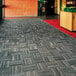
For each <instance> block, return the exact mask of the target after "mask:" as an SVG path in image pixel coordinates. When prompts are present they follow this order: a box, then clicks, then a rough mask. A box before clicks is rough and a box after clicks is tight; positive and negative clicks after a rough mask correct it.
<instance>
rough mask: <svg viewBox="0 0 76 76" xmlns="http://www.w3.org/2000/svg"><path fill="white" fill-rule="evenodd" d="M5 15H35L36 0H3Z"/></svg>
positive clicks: (36, 8)
mask: <svg viewBox="0 0 76 76" xmlns="http://www.w3.org/2000/svg"><path fill="white" fill-rule="evenodd" d="M5 5H6V6H7V7H6V8H5V17H20V16H37V13H38V1H37V0H5Z"/></svg>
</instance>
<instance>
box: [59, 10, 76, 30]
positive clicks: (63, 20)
mask: <svg viewBox="0 0 76 76" xmlns="http://www.w3.org/2000/svg"><path fill="white" fill-rule="evenodd" d="M60 26H61V27H63V28H65V29H67V30H69V31H76V13H72V12H64V11H61V13H60Z"/></svg>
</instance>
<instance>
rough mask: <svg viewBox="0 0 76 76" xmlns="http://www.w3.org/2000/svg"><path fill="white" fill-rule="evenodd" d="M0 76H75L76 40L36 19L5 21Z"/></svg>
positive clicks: (0, 29)
mask: <svg viewBox="0 0 76 76" xmlns="http://www.w3.org/2000/svg"><path fill="white" fill-rule="evenodd" d="M0 76H76V40H75V39H73V38H71V37H70V36H68V35H66V34H65V33H63V32H61V31H59V30H58V29H56V28H54V27H52V26H50V25H49V24H47V23H46V22H44V21H43V20H41V19H39V18H31V19H11V20H4V21H3V22H2V23H1V24H0Z"/></svg>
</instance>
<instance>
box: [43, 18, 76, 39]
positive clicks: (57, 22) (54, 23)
mask: <svg viewBox="0 0 76 76" xmlns="http://www.w3.org/2000/svg"><path fill="white" fill-rule="evenodd" d="M44 21H45V22H47V23H49V24H50V25H52V26H54V27H56V28H57V29H59V30H61V31H62V32H65V33H66V34H68V35H70V36H71V37H73V38H76V32H70V31H68V30H66V29H64V28H62V27H60V20H59V19H55V20H44Z"/></svg>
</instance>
